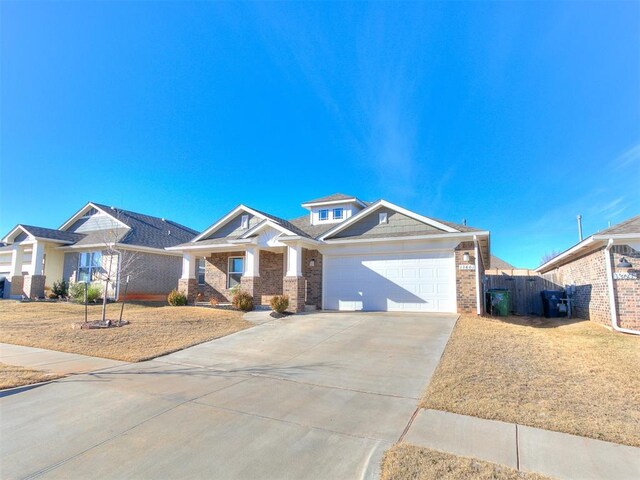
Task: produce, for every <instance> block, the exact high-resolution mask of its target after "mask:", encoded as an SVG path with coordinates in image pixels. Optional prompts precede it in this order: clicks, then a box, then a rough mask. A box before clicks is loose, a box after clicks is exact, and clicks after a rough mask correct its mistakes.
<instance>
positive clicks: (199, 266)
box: [196, 258, 205, 285]
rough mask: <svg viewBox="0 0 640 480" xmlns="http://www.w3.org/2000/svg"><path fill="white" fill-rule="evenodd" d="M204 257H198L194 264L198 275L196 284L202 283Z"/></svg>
mask: <svg viewBox="0 0 640 480" xmlns="http://www.w3.org/2000/svg"><path fill="white" fill-rule="evenodd" d="M204 261H205V260H204V258H199V259H198V263H197V264H196V273H197V275H198V285H204Z"/></svg>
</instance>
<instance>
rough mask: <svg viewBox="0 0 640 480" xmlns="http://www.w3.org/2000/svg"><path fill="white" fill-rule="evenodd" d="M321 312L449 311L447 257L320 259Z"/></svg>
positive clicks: (451, 288) (450, 263)
mask: <svg viewBox="0 0 640 480" xmlns="http://www.w3.org/2000/svg"><path fill="white" fill-rule="evenodd" d="M323 261H324V282H323V284H324V293H323V295H324V308H325V309H328V310H373V311H375V310H382V311H391V312H398V311H406V312H455V311H456V288H455V287H456V284H455V281H456V280H455V261H454V257H453V253H415V254H402V255H352V256H344V257H343V256H325V257H324V258H323Z"/></svg>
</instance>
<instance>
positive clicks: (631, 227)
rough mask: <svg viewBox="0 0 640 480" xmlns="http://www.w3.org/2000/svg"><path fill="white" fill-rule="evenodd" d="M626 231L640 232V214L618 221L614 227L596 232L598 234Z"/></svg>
mask: <svg viewBox="0 0 640 480" xmlns="http://www.w3.org/2000/svg"><path fill="white" fill-rule="evenodd" d="M625 233H640V215H636V216H635V217H631V218H630V219H628V220H625V221H624V222H620V223H617V224H616V225H614V226H612V227H609V228H607V229H605V230H602V231H601V232H598V233H596V235H621V234H625Z"/></svg>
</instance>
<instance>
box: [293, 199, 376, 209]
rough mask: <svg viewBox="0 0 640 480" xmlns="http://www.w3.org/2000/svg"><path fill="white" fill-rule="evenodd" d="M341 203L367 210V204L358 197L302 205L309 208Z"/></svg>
mask: <svg viewBox="0 0 640 480" xmlns="http://www.w3.org/2000/svg"><path fill="white" fill-rule="evenodd" d="M340 203H355V204H356V205H360V206H362V207H365V208H366V206H367V205H366V204H365V203H364V202H363V201H362V200H358V199H357V198H356V197H350V198H343V199H342V200H329V201H327V202H307V203H303V204H302V205H300V206H301V207H302V208H307V207H321V206H324V205H338V204H340Z"/></svg>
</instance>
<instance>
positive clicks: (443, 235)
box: [324, 232, 489, 245]
mask: <svg viewBox="0 0 640 480" xmlns="http://www.w3.org/2000/svg"><path fill="white" fill-rule="evenodd" d="M474 235H475V236H483V237H484V236H488V235H489V232H473V233H467V232H457V233H434V234H430V235H413V236H410V237H380V238H349V239H336V240H325V241H324V244H326V245H336V244H341V243H372V242H403V241H405V240H438V239H447V238H460V239H464V238H468V239H473V237H474Z"/></svg>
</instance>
